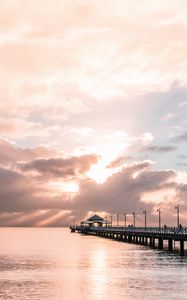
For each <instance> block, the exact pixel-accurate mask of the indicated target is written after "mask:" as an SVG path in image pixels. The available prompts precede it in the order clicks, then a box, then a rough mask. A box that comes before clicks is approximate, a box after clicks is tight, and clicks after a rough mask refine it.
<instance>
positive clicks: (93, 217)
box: [87, 215, 104, 222]
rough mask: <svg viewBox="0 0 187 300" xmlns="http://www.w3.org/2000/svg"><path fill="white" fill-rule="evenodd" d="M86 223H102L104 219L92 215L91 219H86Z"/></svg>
mask: <svg viewBox="0 0 187 300" xmlns="http://www.w3.org/2000/svg"><path fill="white" fill-rule="evenodd" d="M87 221H93V222H94V221H96V222H97V221H98V222H102V221H104V219H103V218H101V217H99V216H98V215H94V216H92V217H90V218H89V219H87Z"/></svg>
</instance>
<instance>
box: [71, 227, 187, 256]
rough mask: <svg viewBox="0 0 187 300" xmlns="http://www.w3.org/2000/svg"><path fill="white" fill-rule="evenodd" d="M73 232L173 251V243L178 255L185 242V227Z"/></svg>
mask: <svg viewBox="0 0 187 300" xmlns="http://www.w3.org/2000/svg"><path fill="white" fill-rule="evenodd" d="M71 230H72V231H73V232H79V233H83V234H89V235H94V236H100V237H103V238H110V239H115V240H118V241H122V242H129V243H135V244H142V245H147V246H151V247H153V248H155V247H158V248H159V249H163V248H164V241H166V243H167V244H166V245H167V248H166V249H167V250H168V251H173V250H174V248H175V247H174V245H175V242H178V243H179V252H180V255H184V252H185V251H184V242H185V241H187V227H184V228H181V227H162V228H159V227H132V226H129V227H111V226H105V227H103V226H98V227H96V226H72V227H71Z"/></svg>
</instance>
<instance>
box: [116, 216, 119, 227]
mask: <svg viewBox="0 0 187 300" xmlns="http://www.w3.org/2000/svg"><path fill="white" fill-rule="evenodd" d="M116 217H117V218H116V221H117V227H118V226H119V214H117V215H116Z"/></svg>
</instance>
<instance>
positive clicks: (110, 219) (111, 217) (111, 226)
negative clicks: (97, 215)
mask: <svg viewBox="0 0 187 300" xmlns="http://www.w3.org/2000/svg"><path fill="white" fill-rule="evenodd" d="M110 223H111V227H112V215H111V216H110Z"/></svg>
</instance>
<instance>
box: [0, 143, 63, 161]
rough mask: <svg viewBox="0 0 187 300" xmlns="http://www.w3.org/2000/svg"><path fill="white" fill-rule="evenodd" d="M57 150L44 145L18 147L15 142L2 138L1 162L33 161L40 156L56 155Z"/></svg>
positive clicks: (0, 145) (0, 144)
mask: <svg viewBox="0 0 187 300" xmlns="http://www.w3.org/2000/svg"><path fill="white" fill-rule="evenodd" d="M57 153H58V152H57V151H56V150H54V149H51V148H48V147H46V146H44V145H41V146H38V147H36V148H33V149H31V148H21V147H16V146H15V144H14V143H11V142H9V141H6V140H4V139H0V164H2V166H3V165H4V164H9V163H16V162H17V161H25V162H26V161H31V160H34V159H36V158H39V157H45V158H48V157H51V156H56V155H57Z"/></svg>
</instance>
